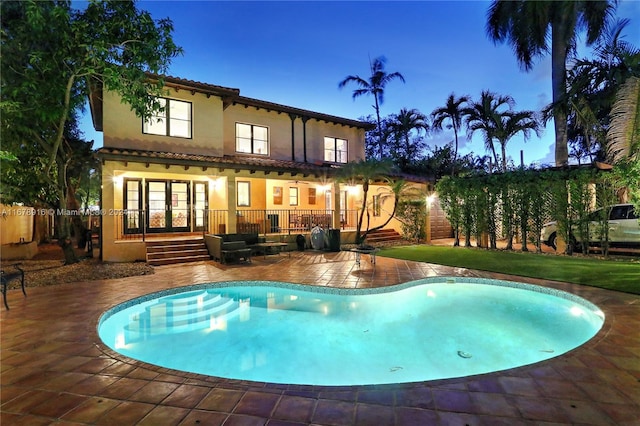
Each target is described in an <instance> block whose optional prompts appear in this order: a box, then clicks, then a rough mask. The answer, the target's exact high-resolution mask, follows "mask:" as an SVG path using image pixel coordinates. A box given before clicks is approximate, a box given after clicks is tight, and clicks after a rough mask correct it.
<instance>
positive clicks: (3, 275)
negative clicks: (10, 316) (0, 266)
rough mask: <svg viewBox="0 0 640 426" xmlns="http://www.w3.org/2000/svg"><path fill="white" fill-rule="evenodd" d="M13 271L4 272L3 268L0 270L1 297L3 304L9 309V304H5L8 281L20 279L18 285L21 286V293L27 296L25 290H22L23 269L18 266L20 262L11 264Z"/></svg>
mask: <svg viewBox="0 0 640 426" xmlns="http://www.w3.org/2000/svg"><path fill="white" fill-rule="evenodd" d="M11 266H12V267H13V268H14V269H15V271H14V272H5V271H4V270H0V282H1V283H2V298H3V299H4V306H5V308H7V310H9V304H7V288H8V286H9V283H10V282H11V281H14V280H18V279H19V280H20V285H21V287H22V294H24V295H25V297H26V296H27V292H26V291H25V290H24V270H22V268H20V264H19V263H16V264H14V265H11Z"/></svg>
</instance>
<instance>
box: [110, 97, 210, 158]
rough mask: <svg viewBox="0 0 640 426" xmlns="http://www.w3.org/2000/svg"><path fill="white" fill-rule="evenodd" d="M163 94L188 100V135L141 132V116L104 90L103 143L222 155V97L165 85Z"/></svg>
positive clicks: (150, 149)
mask: <svg viewBox="0 0 640 426" xmlns="http://www.w3.org/2000/svg"><path fill="white" fill-rule="evenodd" d="M167 98H170V99H177V100H180V101H186V102H191V104H192V105H191V109H192V123H191V124H192V138H191V139H186V138H177V137H170V136H159V135H149V134H144V133H142V119H141V118H140V117H136V115H135V113H134V112H133V111H131V108H130V107H129V105H126V104H123V103H121V102H120V98H119V97H117V95H115V94H114V93H110V92H105V94H104V114H103V131H104V146H105V147H109V148H126V149H141V150H147V151H163V152H177V153H191V154H202V155H214V156H220V155H223V151H222V149H223V148H222V99H220V98H219V97H216V96H211V97H209V98H207V97H206V96H205V95H203V94H201V93H195V94H193V95H192V94H191V92H189V91H186V90H180V91H176V90H174V89H169V92H168V95H167Z"/></svg>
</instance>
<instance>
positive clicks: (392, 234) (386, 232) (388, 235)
mask: <svg viewBox="0 0 640 426" xmlns="http://www.w3.org/2000/svg"><path fill="white" fill-rule="evenodd" d="M401 240H402V235H400V234H399V233H398V231H396V230H395V229H378V230H377V231H373V232H370V233H369V234H367V240H366V244H371V245H376V244H377V243H384V242H389V241H401Z"/></svg>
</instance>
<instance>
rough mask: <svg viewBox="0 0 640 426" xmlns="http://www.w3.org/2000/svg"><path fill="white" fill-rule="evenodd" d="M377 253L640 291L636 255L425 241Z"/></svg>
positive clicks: (524, 275)
mask: <svg viewBox="0 0 640 426" xmlns="http://www.w3.org/2000/svg"><path fill="white" fill-rule="evenodd" d="M379 255H380V256H385V257H392V258H396V259H406V260H414V261H418V262H428V263H437V264H439V265H447V266H457V267H460V268H469V269H478V270H481V271H490V272H498V273H503V274H511V275H519V276H523V277H531V278H542V279H546V280H553V281H564V282H570V283H576V284H584V285H589V286H594V287H601V288H606V289H609V290H617V291H624V292H627V293H634V294H640V260H638V259H632V260H602V259H595V258H586V257H578V256H554V255H542V254H535V253H522V252H508V251H496V250H482V249H473V248H472V249H469V248H464V247H443V246H427V245H414V246H396V247H387V248H383V249H382V250H381V251H380V253H379Z"/></svg>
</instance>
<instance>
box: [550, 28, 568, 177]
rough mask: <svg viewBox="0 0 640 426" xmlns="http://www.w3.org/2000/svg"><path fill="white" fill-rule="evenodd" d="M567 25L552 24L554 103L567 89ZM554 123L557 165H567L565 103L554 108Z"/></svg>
mask: <svg viewBox="0 0 640 426" xmlns="http://www.w3.org/2000/svg"><path fill="white" fill-rule="evenodd" d="M559 19H560V20H561V19H562V18H559ZM565 27H566V25H565V24H564V22H562V21H560V22H554V23H553V24H552V25H551V85H552V91H553V102H554V103H557V102H558V101H559V100H560V99H562V97H563V96H564V95H565V94H566V91H567V88H566V80H567V71H566V62H567V50H568V43H567V40H566V37H565V31H566V28H565ZM553 125H554V128H555V132H556V147H555V160H556V166H566V165H567V164H568V163H569V148H568V146H567V108H566V106H565V105H560V106H558V107H556V108H554V110H553Z"/></svg>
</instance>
